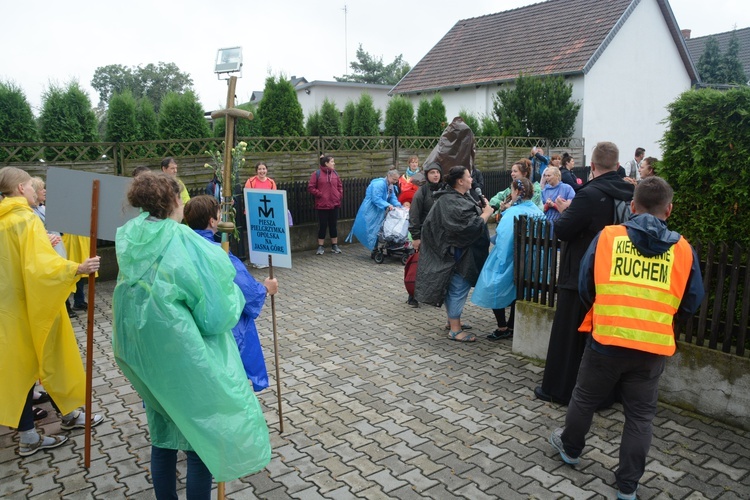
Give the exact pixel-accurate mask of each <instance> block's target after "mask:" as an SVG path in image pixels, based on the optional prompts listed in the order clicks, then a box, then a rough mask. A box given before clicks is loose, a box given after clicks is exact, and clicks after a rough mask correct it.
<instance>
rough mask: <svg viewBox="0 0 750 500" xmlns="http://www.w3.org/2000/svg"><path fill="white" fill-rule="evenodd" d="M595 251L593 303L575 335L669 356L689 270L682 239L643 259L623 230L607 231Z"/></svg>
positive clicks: (689, 254)
mask: <svg viewBox="0 0 750 500" xmlns="http://www.w3.org/2000/svg"><path fill="white" fill-rule="evenodd" d="M595 251H596V253H595V261H594V283H595V286H596V298H595V299H594V306H593V307H592V308H591V309H590V310H589V312H588V313H587V314H586V318H585V319H584V320H583V323H582V324H581V327H580V328H579V329H578V330H579V331H581V332H592V335H593V337H594V339H596V341H597V342H599V343H600V344H603V345H613V346H620V347H627V348H629V349H636V350H639V351H645V352H650V353H653V354H661V355H665V356H671V355H672V354H674V351H675V340H674V328H673V322H674V315H675V313H677V309H678V308H679V306H680V302H682V296H683V295H684V294H685V288H686V286H687V281H688V278H689V276H690V269H691V267H692V265H693V251H692V248H691V247H690V244H689V243H688V242H687V240H685V238H683V237H682V236H680V239H679V240H678V241H677V243H676V244H674V245H672V247H671V248H670V249H669V250H667V251H666V252H664V253H663V254H661V255H656V256H654V257H646V256H644V255H642V254H641V253H640V252H639V251H638V249H636V247H635V246H634V245H633V243H632V242H631V241H630V238H628V233H627V229H626V228H625V226H620V225H618V226H607V227H605V228H604V229H603V230H602V232H601V234H600V235H599V241H598V243H597V245H596V250H595Z"/></svg>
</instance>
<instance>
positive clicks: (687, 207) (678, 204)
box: [656, 87, 750, 248]
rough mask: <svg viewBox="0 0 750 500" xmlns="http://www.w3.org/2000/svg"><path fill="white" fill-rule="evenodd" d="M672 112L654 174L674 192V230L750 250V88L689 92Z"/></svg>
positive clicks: (672, 223)
mask: <svg viewBox="0 0 750 500" xmlns="http://www.w3.org/2000/svg"><path fill="white" fill-rule="evenodd" d="M668 111H669V117H668V118H667V123H668V126H669V128H668V130H667V132H666V133H665V135H664V139H663V141H662V146H663V149H664V159H663V161H662V162H660V163H659V165H658V166H657V170H656V173H657V175H659V176H661V177H663V178H664V179H665V180H666V181H667V182H669V183H670V184H671V186H672V187H673V188H674V190H675V196H674V202H673V204H674V208H673V210H672V216H671V218H670V225H671V226H672V227H673V228H674V229H675V230H676V231H679V232H680V233H682V234H683V235H684V236H685V237H686V238H687V239H688V240H700V241H703V242H706V243H707V242H711V241H713V242H718V241H725V242H728V243H729V242H737V243H740V244H741V245H743V246H744V247H745V248H748V247H750V218H748V217H747V214H748V213H750V190H749V189H748V186H750V160H749V159H750V88H748V87H739V88H736V89H733V90H729V91H726V92H721V91H718V90H712V89H701V90H690V91H687V92H685V93H683V94H682V95H681V96H680V97H679V98H678V99H677V100H676V101H674V102H673V103H671V104H670V105H669V106H668Z"/></svg>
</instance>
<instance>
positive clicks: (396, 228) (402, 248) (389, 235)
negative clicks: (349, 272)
mask: <svg viewBox="0 0 750 500" xmlns="http://www.w3.org/2000/svg"><path fill="white" fill-rule="evenodd" d="M413 253H414V248H413V247H412V246H411V242H410V241H409V210H408V209H407V208H404V207H396V208H394V209H393V210H390V211H389V212H388V213H387V214H386V215H385V219H383V225H382V226H381V228H380V231H378V243H377V245H376V246H375V249H374V250H373V251H372V254H371V257H372V258H373V259H375V262H376V263H377V264H382V263H383V262H384V261H385V257H386V255H387V256H389V257H393V258H397V259H401V263H402V264H406V261H407V260H409V256H410V255H411V254H413Z"/></svg>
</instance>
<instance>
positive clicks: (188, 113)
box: [159, 92, 211, 154]
mask: <svg viewBox="0 0 750 500" xmlns="http://www.w3.org/2000/svg"><path fill="white" fill-rule="evenodd" d="M207 137H211V132H210V130H209V129H208V122H206V119H205V118H204V115H203V108H202V107H201V105H200V103H199V102H198V99H197V98H196V97H195V94H193V93H192V92H185V93H184V94H177V93H175V92H170V93H168V94H167V95H166V96H165V97H164V100H163V101H162V103H161V109H160V111H159V138H160V139H203V138H207ZM189 151H190V152H191V154H198V153H200V151H201V147H200V145H199V144H195V145H193V146H191V148H190V149H189Z"/></svg>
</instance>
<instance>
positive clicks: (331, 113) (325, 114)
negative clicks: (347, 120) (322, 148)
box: [320, 97, 341, 137]
mask: <svg viewBox="0 0 750 500" xmlns="http://www.w3.org/2000/svg"><path fill="white" fill-rule="evenodd" d="M320 135H322V136H324V137H335V136H338V135H341V112H340V111H339V110H338V108H337V107H336V103H335V102H333V101H329V100H328V98H327V97H326V98H325V99H324V100H323V105H322V106H321V107H320Z"/></svg>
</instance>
